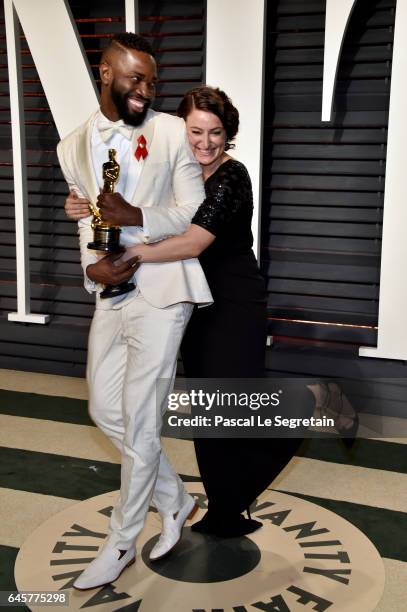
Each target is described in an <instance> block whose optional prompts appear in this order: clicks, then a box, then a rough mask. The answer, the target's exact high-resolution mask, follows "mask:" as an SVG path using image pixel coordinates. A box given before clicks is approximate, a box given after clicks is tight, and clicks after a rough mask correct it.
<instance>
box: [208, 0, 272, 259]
mask: <svg viewBox="0 0 407 612" xmlns="http://www.w3.org/2000/svg"><path fill="white" fill-rule="evenodd" d="M265 5H266V2H265V0H250V2H248V0H207V26H206V28H207V40H206V83H207V84H208V85H211V86H214V87H220V88H221V89H223V90H224V91H225V92H226V93H227V94H228V96H229V97H230V98H231V99H232V102H233V104H234V105H235V106H236V107H237V109H238V110H239V114H240V128H239V134H238V137H237V139H236V149H235V150H234V151H232V152H231V154H232V155H233V156H235V157H236V158H237V159H239V160H240V161H241V162H242V163H243V164H244V165H245V166H246V168H247V170H248V172H249V174H250V178H251V180H252V184H253V198H254V214H253V224H252V229H253V236H254V250H255V253H257V254H259V246H260V245H259V228H260V202H261V188H262V185H261V169H262V146H263V140H262V133H263V80H264V51H265V25H266V24H265V20H266V16H265V9H266V6H265Z"/></svg>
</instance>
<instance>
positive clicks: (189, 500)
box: [150, 494, 198, 561]
mask: <svg viewBox="0 0 407 612" xmlns="http://www.w3.org/2000/svg"><path fill="white" fill-rule="evenodd" d="M197 510H198V506H197V505H196V504H195V500H194V498H193V497H191V495H188V494H187V495H186V496H185V500H184V503H183V505H182V506H181V508H180V509H179V511H178V512H177V513H176V514H175V515H172V514H168V515H167V516H164V517H163V530H162V532H161V535H160V537H159V539H158V542H157V543H156V545H155V546H154V547H153V548H152V550H151V552H150V561H158V559H162V558H163V557H164V556H165V555H167V554H168V553H169V552H170V551H171V550H172V549H173V548H174V546H175V545H176V544H177V543H178V542H179V541H180V539H181V533H182V528H183V526H184V524H185V521H186V520H187V519H191V518H192V517H193V516H194V514H195V512H196V511H197Z"/></svg>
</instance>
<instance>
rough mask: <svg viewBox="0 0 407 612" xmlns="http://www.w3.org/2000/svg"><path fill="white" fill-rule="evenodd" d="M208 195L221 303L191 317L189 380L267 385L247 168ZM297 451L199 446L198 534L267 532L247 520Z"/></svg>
mask: <svg viewBox="0 0 407 612" xmlns="http://www.w3.org/2000/svg"><path fill="white" fill-rule="evenodd" d="M205 191H206V195H207V199H206V200H205V202H204V203H203V204H202V205H201V206H200V208H199V209H198V211H197V213H196V215H195V217H194V218H193V220H192V223H194V224H196V225H200V226H201V227H203V228H205V229H207V230H208V231H210V232H211V233H213V234H214V235H215V236H216V239H215V241H214V242H213V243H212V244H211V245H210V246H209V247H208V249H206V251H204V252H203V253H202V255H201V256H200V258H199V259H200V262H201V265H202V267H203V270H204V272H205V275H206V278H207V280H208V284H209V286H210V288H211V291H212V295H213V297H214V304H213V305H211V306H209V307H205V308H196V309H195V310H194V313H193V315H192V317H191V320H190V323H189V325H188V327H187V331H186V334H185V337H184V340H183V343H182V347H181V352H182V358H183V362H184V369H185V374H186V376H187V377H189V378H261V377H263V376H264V361H265V349H266V291H265V284H264V280H263V278H262V276H261V275H260V272H259V269H258V266H257V262H256V259H255V256H254V254H253V251H252V244H253V237H252V233H251V219H252V213H253V196H252V188H251V183H250V178H249V175H248V172H247V170H246V168H245V166H243V164H241V163H240V162H238V161H236V160H233V159H229V160H228V161H226V162H224V163H223V164H222V165H221V166H220V167H219V168H218V169H217V171H216V172H215V173H214V174H212V175H211V176H210V177H209V178H208V179H207V180H206V182H205ZM292 445H294V446H293V447H292ZM297 446H298V444H297V441H295V440H294V441H288V444H287V441H281V440H269V439H244V438H234V439H233V438H228V439H213V438H197V439H195V450H196V455H197V460H198V465H199V469H200V472H201V476H202V481H203V484H204V486H205V490H206V493H207V495H208V512H207V514H206V515H205V517H204V519H203V520H202V521H200V522H199V523H198V524H195V526H193V528H195V530H196V531H204V532H207V533H214V534H216V535H220V536H234V535H242V534H244V533H250V532H251V531H253V530H254V529H256V528H258V527H259V526H261V524H259V523H258V522H256V521H250V520H247V519H244V518H243V516H242V515H241V513H242V512H243V511H244V510H245V509H247V508H248V507H249V506H250V504H251V503H252V502H253V501H254V500H255V499H256V497H257V496H258V495H259V494H260V493H261V492H262V491H263V490H264V489H265V488H266V487H267V486H268V485H269V484H270V482H271V481H272V480H273V479H274V477H275V476H276V475H277V474H278V473H279V472H280V471H281V469H282V468H283V467H284V465H285V464H286V463H287V462H288V461H289V460H290V458H291V457H292V455H293V453H294V451H295V448H297ZM271 447H272V448H273V449H274V451H275V452H272V451H271Z"/></svg>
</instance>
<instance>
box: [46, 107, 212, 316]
mask: <svg viewBox="0 0 407 612" xmlns="http://www.w3.org/2000/svg"><path fill="white" fill-rule="evenodd" d="M96 114H97V112H95V113H94V114H93V115H92V116H91V117H90V118H89V119H88V120H87V121H86V122H85V123H84V124H83V125H81V126H79V127H78V128H77V129H76V130H74V131H73V132H71V134H69V135H68V136H66V137H65V138H64V139H63V140H61V142H60V143H59V144H58V147H57V153H58V159H59V163H60V166H61V169H62V172H63V174H64V176H65V180H66V181H67V183H68V185H69V187H70V188H72V189H75V190H76V191H78V192H80V193H81V194H82V195H83V196H84V197H86V198H87V199H88V200H89V201H91V202H93V203H95V202H96V199H97V196H98V194H99V187H98V183H97V180H96V177H95V175H94V170H93V163H92V153H91V137H92V128H93V123H94V120H95V117H96ZM141 134H142V135H143V136H144V138H145V139H146V141H147V145H146V146H147V151H148V155H147V157H146V158H145V160H144V165H143V168H142V171H141V175H140V177H139V180H138V183H137V187H136V190H135V193H134V194H133V197H132V199H131V202H130V203H131V204H133V205H134V206H139V207H141V208H142V209H143V220H144V223H145V224H146V227H147V228H148V236H146V235H145V234H144V233H143V232H140V231H137V230H136V229H134V231H131V232H130V235H131V237H132V243H133V244H137V243H140V242H141V241H143V240H144V242H156V241H157V240H161V239H163V238H166V237H168V236H171V235H175V234H181V233H183V232H184V231H185V230H186V229H187V227H188V225H189V224H190V222H191V219H192V217H193V215H194V214H195V211H196V210H197V208H198V207H199V205H200V204H201V203H202V202H203V200H204V198H205V191H204V187H203V181H202V172H201V168H200V166H199V164H198V162H197V161H196V160H195V158H194V156H193V154H192V151H191V149H190V147H189V144H188V141H187V137H186V129H185V122H184V121H183V119H180V118H179V117H173V116H171V115H167V114H166V113H157V112H154V111H151V110H149V111H148V114H147V117H146V119H145V121H144V122H143V124H142V125H141V126H139V127H138V128H135V129H134V135H133V143H132V144H133V150H134V151H135V150H136V148H137V138H138V137H139V136H140V135H141ZM135 163H137V162H135ZM101 171H102V169H101ZM91 221H92V218H91V217H88V218H86V219H82V220H81V221H80V222H79V240H80V249H81V263H82V267H83V270H84V274H85V279H86V268H87V266H88V265H89V264H91V263H94V262H95V261H97V260H98V259H99V257H100V256H99V255H98V254H96V253H95V252H94V251H89V250H88V248H87V244H88V242H91V241H92V240H93V230H92V228H91ZM127 229H128V228H127ZM125 246H129V243H127V244H126V245H125ZM135 282H136V283H137V286H138V288H139V289H140V292H141V293H142V295H143V297H144V298H145V299H146V300H147V301H148V302H149V303H150V304H152V305H153V306H155V307H157V308H164V307H166V306H170V305H171V304H176V303H178V302H194V303H197V304H208V303H211V302H212V295H211V292H210V289H209V287H208V284H207V282H206V278H205V275H204V273H203V271H202V268H201V266H200V264H199V261H198V260H197V259H187V260H183V261H176V262H168V263H150V264H142V265H141V266H140V268H139V269H138V270H137V271H136V273H135ZM134 293H135V292H132V293H130V294H128V297H126V298H125V300H124V301H125V302H126V303H127V301H128V300H129V299H131V297H132V294H134ZM116 300H117V298H116ZM123 303H124V302H120V304H123ZM118 306H119V304H117V302H115V301H114V300H110V299H105V300H101V299H100V298H99V297H98V298H97V307H98V308H104V309H109V308H112V307H118Z"/></svg>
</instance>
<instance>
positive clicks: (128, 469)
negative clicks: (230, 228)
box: [58, 34, 211, 589]
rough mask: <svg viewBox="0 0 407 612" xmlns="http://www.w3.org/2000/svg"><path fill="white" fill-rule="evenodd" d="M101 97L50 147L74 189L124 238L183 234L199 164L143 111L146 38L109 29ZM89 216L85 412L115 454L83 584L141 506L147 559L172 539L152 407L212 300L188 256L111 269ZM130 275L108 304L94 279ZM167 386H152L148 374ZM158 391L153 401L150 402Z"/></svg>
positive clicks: (176, 124)
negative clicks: (150, 537)
mask: <svg viewBox="0 0 407 612" xmlns="http://www.w3.org/2000/svg"><path fill="white" fill-rule="evenodd" d="M100 77H101V103H100V110H98V111H96V112H95V113H94V114H93V115H92V116H91V117H90V118H89V120H88V121H87V122H86V123H85V124H84V125H82V126H80V127H78V128H77V129H76V130H75V131H74V132H72V133H71V134H70V135H68V136H67V137H66V138H64V139H63V140H62V141H61V142H60V143H59V145H58V157H59V161H60V165H61V169H62V171H63V173H64V176H65V178H66V181H67V182H68V184H69V187H70V189H71V190H74V191H76V192H77V193H78V194H79V195H80V196H82V197H85V198H87V199H88V200H89V201H90V202H93V203H95V202H96V201H97V203H98V206H99V207H100V210H101V211H102V217H103V219H104V220H105V221H107V222H108V223H111V224H114V225H120V226H122V234H121V242H122V244H124V245H130V244H135V243H136V242H141V241H144V242H154V241H157V240H160V239H162V238H165V237H166V236H169V235H173V234H180V233H182V232H184V231H185V229H186V228H187V226H188V225H189V223H190V220H191V218H192V216H193V215H194V213H195V211H196V209H197V208H198V206H199V205H200V204H201V202H202V201H203V199H204V197H205V194H204V189H203V183H202V176H201V169H200V166H199V164H198V163H197V162H196V160H195V158H194V157H193V155H192V152H191V150H190V148H189V145H188V142H187V138H186V132H185V125H184V122H183V120H181V119H179V118H177V117H172V116H170V115H167V114H163V113H156V112H154V111H151V110H149V105H150V103H151V100H152V98H153V96H154V86H155V81H156V79H157V75H156V63H155V60H154V57H153V52H152V49H151V47H150V45H149V43H148V42H147V41H145V40H144V39H143V38H141V37H139V36H137V35H135V34H120V35H116V36H115V37H114V38H113V39H112V41H111V43H110V44H109V46H108V48H107V49H106V50H105V51H104V53H103V56H102V62H101V66H100ZM110 148H114V149H116V151H117V160H118V162H119V164H120V168H121V171H120V177H119V181H118V183H117V185H116V193H114V194H104V193H100V188H101V186H102V164H103V163H104V162H106V160H107V159H108V149H110ZM90 224H91V218H90V217H88V218H86V219H83V220H82V221H80V222H79V236H80V247H81V260H82V266H83V270H84V276H85V287H86V288H87V289H88V291H96V293H97V296H96V310H95V315H94V318H93V321H92V326H91V330H90V335H89V351H88V369H87V378H88V384H89V393H90V397H89V411H90V414H91V416H92V418H93V419H94V421H95V422H96V423H97V425H98V426H99V427H100V428H101V429H102V430H103V431H104V432H105V433H106V434H107V435H108V436H109V437H110V438H111V440H112V441H113V442H114V444H115V445H116V446H117V447H118V448H119V449H120V451H121V454H122V468H121V489H120V498H119V501H118V504H117V505H116V507H115V508H114V510H113V513H112V516H111V520H110V525H109V534H108V537H107V539H106V541H105V543H104V545H103V547H102V549H101V551H99V554H98V556H97V557H96V559H95V560H94V561H92V562H91V563H90V565H88V567H87V568H86V569H85V571H84V572H83V573H82V574H81V575H80V576H79V578H78V579H77V580H76V581H75V583H74V586H75V587H76V588H79V589H88V588H95V587H97V586H101V585H102V584H107V583H109V582H112V581H114V580H115V579H116V578H117V577H118V576H119V575H120V573H121V572H122V571H123V570H124V568H125V567H126V566H128V565H130V564H131V563H133V561H134V559H135V554H136V551H135V545H134V542H135V538H136V536H137V534H138V533H139V532H140V530H141V528H142V526H143V523H144V520H145V517H146V514H147V511H148V507H149V504H150V501H152V503H153V504H154V505H155V506H156V508H157V509H158V511H159V513H160V515H161V518H162V523H163V531H162V533H161V536H160V539H159V540H158V542H157V544H156V546H155V547H154V549H153V550H152V551H151V558H152V559H157V558H161V557H162V556H163V555H164V554H166V553H167V552H169V551H170V550H171V548H172V547H173V546H174V545H175V544H176V543H177V541H178V540H179V538H180V534H181V529H182V526H183V524H184V522H185V520H186V519H187V517H188V516H189V515H190V514H191V511H193V509H194V501H193V499H192V498H191V496H189V495H188V494H187V493H186V492H185V489H184V486H183V484H182V481H181V479H180V478H179V476H178V475H177V474H175V472H174V471H173V469H172V468H171V466H170V464H169V462H168V460H167V458H166V456H165V455H164V453H163V452H162V450H161V446H160V430H161V416H162V415H161V406H162V403H163V399H164V398H165V396H166V395H167V393H168V392H169V390H170V389H171V385H172V384H173V380H174V376H175V370H176V358H177V352H178V348H179V345H180V342H181V339H182V335H183V333H184V330H185V327H186V325H187V323H188V320H189V317H190V315H191V312H192V308H193V304H194V303H195V304H199V303H200V304H205V303H210V302H211V294H210V291H209V288H208V285H207V283H206V279H205V277H204V274H203V272H202V269H201V267H200V265H199V262H198V261H197V260H186V261H182V262H172V263H160V264H144V265H142V266H141V267H140V268H139V269H138V270H136V272H134V269H133V268H132V265H134V263H135V262H134V261H130V262H127V263H125V264H121V265H118V266H117V265H115V261H114V259H115V258H114V257H112V256H107V257H103V258H101V257H100V255H98V254H97V253H96V252H94V251H89V250H88V248H87V244H88V242H91V241H92V239H93V231H92V228H91V225H90ZM130 278H133V280H134V282H135V284H136V289H135V290H134V291H132V292H131V293H128V294H126V295H124V296H123V295H122V296H119V297H117V296H116V297H115V298H110V299H104V300H103V299H101V298H100V297H99V293H100V290H101V288H102V284H117V283H121V282H123V281H125V280H128V279H130ZM158 379H165V381H166V382H165V384H164V385H163V386H162V385H161V386H160V387H159V390H158V391H157V380H158ZM156 395H157V397H156Z"/></svg>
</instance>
